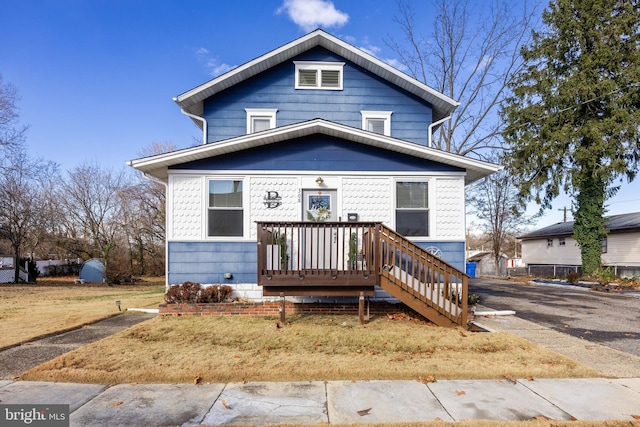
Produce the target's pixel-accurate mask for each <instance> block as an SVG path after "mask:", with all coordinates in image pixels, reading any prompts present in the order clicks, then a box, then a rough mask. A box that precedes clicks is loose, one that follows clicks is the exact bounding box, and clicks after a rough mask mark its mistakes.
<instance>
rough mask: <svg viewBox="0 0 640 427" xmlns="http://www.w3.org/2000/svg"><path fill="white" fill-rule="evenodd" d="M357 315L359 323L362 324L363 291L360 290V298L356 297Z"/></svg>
mask: <svg viewBox="0 0 640 427" xmlns="http://www.w3.org/2000/svg"><path fill="white" fill-rule="evenodd" d="M358 317H359V318H360V324H361V325H364V292H360V298H359V299H358Z"/></svg>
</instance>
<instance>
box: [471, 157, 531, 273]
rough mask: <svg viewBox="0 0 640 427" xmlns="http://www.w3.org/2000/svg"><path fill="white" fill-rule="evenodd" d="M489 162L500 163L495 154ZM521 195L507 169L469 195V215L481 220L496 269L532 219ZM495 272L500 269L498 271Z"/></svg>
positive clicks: (489, 177)
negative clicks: (505, 250) (514, 239)
mask: <svg viewBox="0 0 640 427" xmlns="http://www.w3.org/2000/svg"><path fill="white" fill-rule="evenodd" d="M490 159H491V160H494V161H496V162H497V161H498V158H497V155H495V154H494V156H492V157H490ZM518 196H519V186H518V183H517V182H515V181H514V178H512V177H510V176H509V175H508V173H507V171H505V170H502V171H500V172H497V173H494V174H493V175H490V176H488V177H487V178H485V179H484V180H482V181H480V182H479V183H478V184H477V185H476V186H474V187H473V188H472V189H471V190H470V193H469V195H468V196H467V203H468V204H469V205H470V206H471V208H472V211H471V212H469V213H470V214H474V215H475V216H476V217H477V218H478V219H479V220H480V221H482V230H483V232H484V234H485V236H486V237H487V238H488V244H489V246H490V248H491V252H492V254H493V257H494V261H495V263H496V267H497V266H498V265H499V263H500V254H501V253H502V252H503V251H504V248H506V246H507V244H508V243H509V242H512V241H513V236H514V235H515V234H517V233H518V232H519V231H522V228H523V227H524V226H526V225H529V224H531V222H532V220H533V218H531V217H528V216H526V215H525V207H524V206H523V205H522V204H521V202H520V200H519V197H518ZM514 249H515V248H514ZM496 271H499V270H498V269H497V268H496Z"/></svg>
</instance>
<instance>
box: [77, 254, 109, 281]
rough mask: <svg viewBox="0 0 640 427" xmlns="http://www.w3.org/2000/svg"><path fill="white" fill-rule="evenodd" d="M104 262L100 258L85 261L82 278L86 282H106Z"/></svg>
mask: <svg viewBox="0 0 640 427" xmlns="http://www.w3.org/2000/svg"><path fill="white" fill-rule="evenodd" d="M104 277H105V276H104V263H103V262H102V261H100V260H99V259H95V258H93V259H90V260H88V261H85V262H84V264H82V267H81V268H80V279H82V280H84V281H85V282H98V283H102V282H104Z"/></svg>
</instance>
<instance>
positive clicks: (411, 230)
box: [396, 181, 429, 237]
mask: <svg viewBox="0 0 640 427" xmlns="http://www.w3.org/2000/svg"><path fill="white" fill-rule="evenodd" d="M428 190H429V186H428V183H427V182H407V181H403V182H400V181H399V182H396V231H397V232H398V233H400V234H402V235H405V236H422V237H426V236H428V235H429V191H428Z"/></svg>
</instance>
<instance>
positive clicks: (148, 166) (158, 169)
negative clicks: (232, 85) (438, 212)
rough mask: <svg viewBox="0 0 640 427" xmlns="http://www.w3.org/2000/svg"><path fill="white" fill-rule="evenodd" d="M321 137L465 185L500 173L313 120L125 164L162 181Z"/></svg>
mask: <svg viewBox="0 0 640 427" xmlns="http://www.w3.org/2000/svg"><path fill="white" fill-rule="evenodd" d="M314 134H322V135H329V136H333V137H336V138H341V139H344V140H347V141H352V142H356V143H359V144H364V145H369V146H372V147H378V148H381V149H384V150H389V151H393V152H397V153H402V154H406V155H409V156H414V157H417V158H421V159H426V160H431V161H435V162H439V163H443V164H446V165H450V166H455V167H459V168H462V169H465V170H466V171H467V174H466V177H465V182H466V183H467V184H469V183H471V182H474V181H476V180H478V179H481V178H484V177H485V176H488V175H490V174H492V173H494V172H496V171H499V170H500V169H502V166H500V165H496V164H493V163H487V162H483V161H480V160H475V159H470V158H468V157H463V156H459V155H457V154H452V153H448V152H446V151H441V150H437V149H435V148H429V147H426V146H424V145H421V144H416V143H413V142H407V141H404V140H401V139H397V138H392V137H390V136H385V135H380V134H377V133H373V132H368V131H365V130H362V129H357V128H353V127H350V126H346V125H342V124H338V123H334V122H330V121H327V120H323V119H313V120H309V121H306V122H301V123H295V124H292V125H288V126H281V127H277V128H273V129H269V130H265V131H262V132H257V133H251V134H248V135H242V136H239V137H236V138H231V139H227V140H224V141H218V142H214V143H209V144H204V145H198V146H196V147H191V148H186V149H183V150H177V151H172V152H170V153H165V154H159V155H156V156H151V157H145V158H141V159H136V160H130V161H128V162H127V164H128V165H129V166H131V167H133V168H135V169H137V170H139V171H141V172H143V173H144V174H145V175H148V176H151V177H153V178H156V179H160V180H162V181H166V180H167V169H168V168H169V167H171V166H177V165H180V164H183V163H187V162H192V161H196V160H202V159H207V158H210V157H215V156H221V155H224V154H229V153H234V152H237V151H242V150H246V149H250V148H254V147H260V146H264V145H269V144H274V143H277V142H283V141H287V140H290V139H293V138H300V137H304V136H309V135H314Z"/></svg>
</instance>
